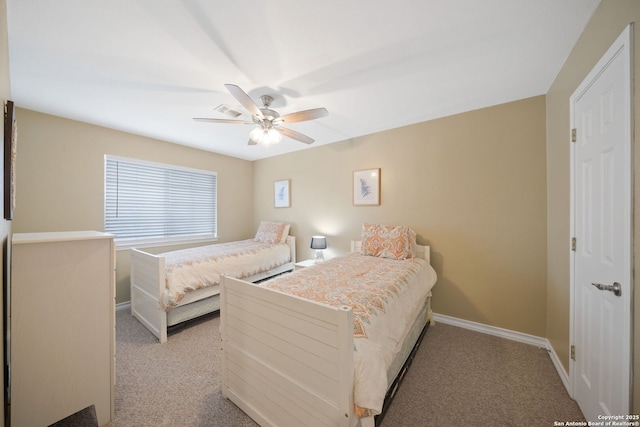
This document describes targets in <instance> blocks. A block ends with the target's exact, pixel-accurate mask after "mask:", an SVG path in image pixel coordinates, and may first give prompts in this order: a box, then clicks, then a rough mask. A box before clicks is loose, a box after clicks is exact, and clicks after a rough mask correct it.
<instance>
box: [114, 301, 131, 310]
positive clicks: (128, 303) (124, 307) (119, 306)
mask: <svg viewBox="0 0 640 427" xmlns="http://www.w3.org/2000/svg"><path fill="white" fill-rule="evenodd" d="M120 310H131V301H126V302H121V303H120V304H116V311H120Z"/></svg>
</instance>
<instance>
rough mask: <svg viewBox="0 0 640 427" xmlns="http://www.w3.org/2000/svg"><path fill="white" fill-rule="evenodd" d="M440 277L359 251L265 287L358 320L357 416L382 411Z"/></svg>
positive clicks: (414, 262) (420, 264)
mask: <svg viewBox="0 0 640 427" xmlns="http://www.w3.org/2000/svg"><path fill="white" fill-rule="evenodd" d="M435 282H436V273H435V271H434V270H433V268H432V267H431V266H430V265H428V264H427V262H426V261H424V260H422V259H418V258H413V259H406V260H391V259H386V258H379V257H372V256H364V255H361V254H359V253H349V254H347V255H344V256H341V257H338V258H333V259H330V260H328V261H326V262H324V263H322V264H321V265H320V266H314V267H310V268H306V269H303V270H298V271H296V272H294V273H292V274H288V275H284V276H281V277H277V278H275V279H273V280H270V281H268V282H265V284H264V287H267V288H270V289H274V290H277V291H280V292H284V293H287V294H291V295H296V296H298V297H301V298H305V299H308V300H311V301H315V302H318V303H321V304H326V305H330V306H333V307H342V306H349V307H351V308H352V310H353V316H354V346H355V349H354V350H355V352H354V368H355V378H354V399H355V404H356V406H357V407H359V408H360V409H361V412H360V414H359V415H361V416H364V415H376V414H379V413H380V412H381V410H382V405H383V402H384V397H385V394H386V391H387V388H388V384H389V381H388V378H387V373H388V372H389V371H390V370H391V371H392V370H393V369H394V367H393V364H394V360H395V359H396V357H397V355H398V354H399V353H401V351H402V347H403V344H404V341H405V338H406V337H407V336H408V335H409V333H410V331H411V329H412V327H413V325H414V324H415V323H416V319H417V318H418V317H419V315H420V313H424V310H425V306H427V300H428V298H429V295H430V291H431V288H432V287H433V285H434V284H435Z"/></svg>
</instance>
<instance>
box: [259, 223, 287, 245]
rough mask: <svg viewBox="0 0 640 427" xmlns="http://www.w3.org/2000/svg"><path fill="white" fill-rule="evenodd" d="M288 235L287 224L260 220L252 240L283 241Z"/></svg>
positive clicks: (263, 241) (264, 241) (265, 241)
mask: <svg viewBox="0 0 640 427" xmlns="http://www.w3.org/2000/svg"><path fill="white" fill-rule="evenodd" d="M288 235H289V224H284V223H281V222H267V221H261V222H260V226H259V227H258V231H257V232H256V237H255V238H254V239H253V240H254V241H255V242H262V243H284V242H285V241H286V240H287V236H288Z"/></svg>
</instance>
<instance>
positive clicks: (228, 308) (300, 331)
mask: <svg viewBox="0 0 640 427" xmlns="http://www.w3.org/2000/svg"><path fill="white" fill-rule="evenodd" d="M220 317H221V323H220V332H221V339H222V349H223V376H222V394H223V395H224V396H225V397H227V398H228V399H230V400H231V401H233V402H234V403H235V404H236V405H237V406H238V407H240V408H241V409H242V410H243V411H244V412H246V413H247V414H248V415H249V416H250V417H251V418H253V419H254V420H255V421H256V422H258V423H259V424H260V425H261V426H263V427H264V426H301V425H304V426H318V427H324V426H344V427H347V426H355V425H356V424H357V423H358V419H357V418H356V417H355V414H354V410H353V378H354V373H353V369H354V368H353V345H354V344H353V313H352V310H351V308H348V307H345V308H340V309H337V308H332V307H328V306H324V305H320V304H316V303H313V302H310V301H306V300H303V299H301V298H297V297H295V296H291V295H286V294H283V293H280V292H276V291H272V290H269V289H265V288H262V287H260V286H259V285H255V284H252V283H248V282H245V281H242V280H238V279H233V278H231V277H227V276H224V277H223V278H222V283H221V308H220Z"/></svg>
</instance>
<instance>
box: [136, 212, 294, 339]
mask: <svg viewBox="0 0 640 427" xmlns="http://www.w3.org/2000/svg"><path fill="white" fill-rule="evenodd" d="M295 262H296V241H295V237H293V236H289V225H288V224H282V223H275V222H266V221H263V222H261V223H260V226H259V227H258V231H257V232H256V236H255V237H254V238H253V239H247V240H241V241H237V242H228V243H220V244H215V245H207V246H200V247H196V248H190V249H183V250H179V251H173V252H166V253H162V254H159V255H154V254H150V253H146V252H143V251H141V250H138V249H131V258H130V263H131V273H130V274H131V276H130V280H131V285H130V286H131V314H133V316H134V317H135V318H136V319H138V320H139V321H140V323H142V324H143V325H144V326H146V327H147V329H149V331H151V332H152V333H153V334H154V335H155V336H156V337H157V338H158V340H160V342H161V343H165V342H166V341H167V329H168V328H169V327H171V326H174V325H177V324H179V323H182V322H185V321H187V320H190V319H194V318H196V317H199V316H202V315H204V314H207V313H211V312H213V311H217V310H219V309H220V277H221V275H223V274H226V275H230V276H233V277H237V278H242V279H243V280H246V281H249V282H257V281H260V280H264V279H267V278H269V277H273V276H276V275H278V274H282V273H285V272H288V271H292V270H293V269H294V264H295Z"/></svg>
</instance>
